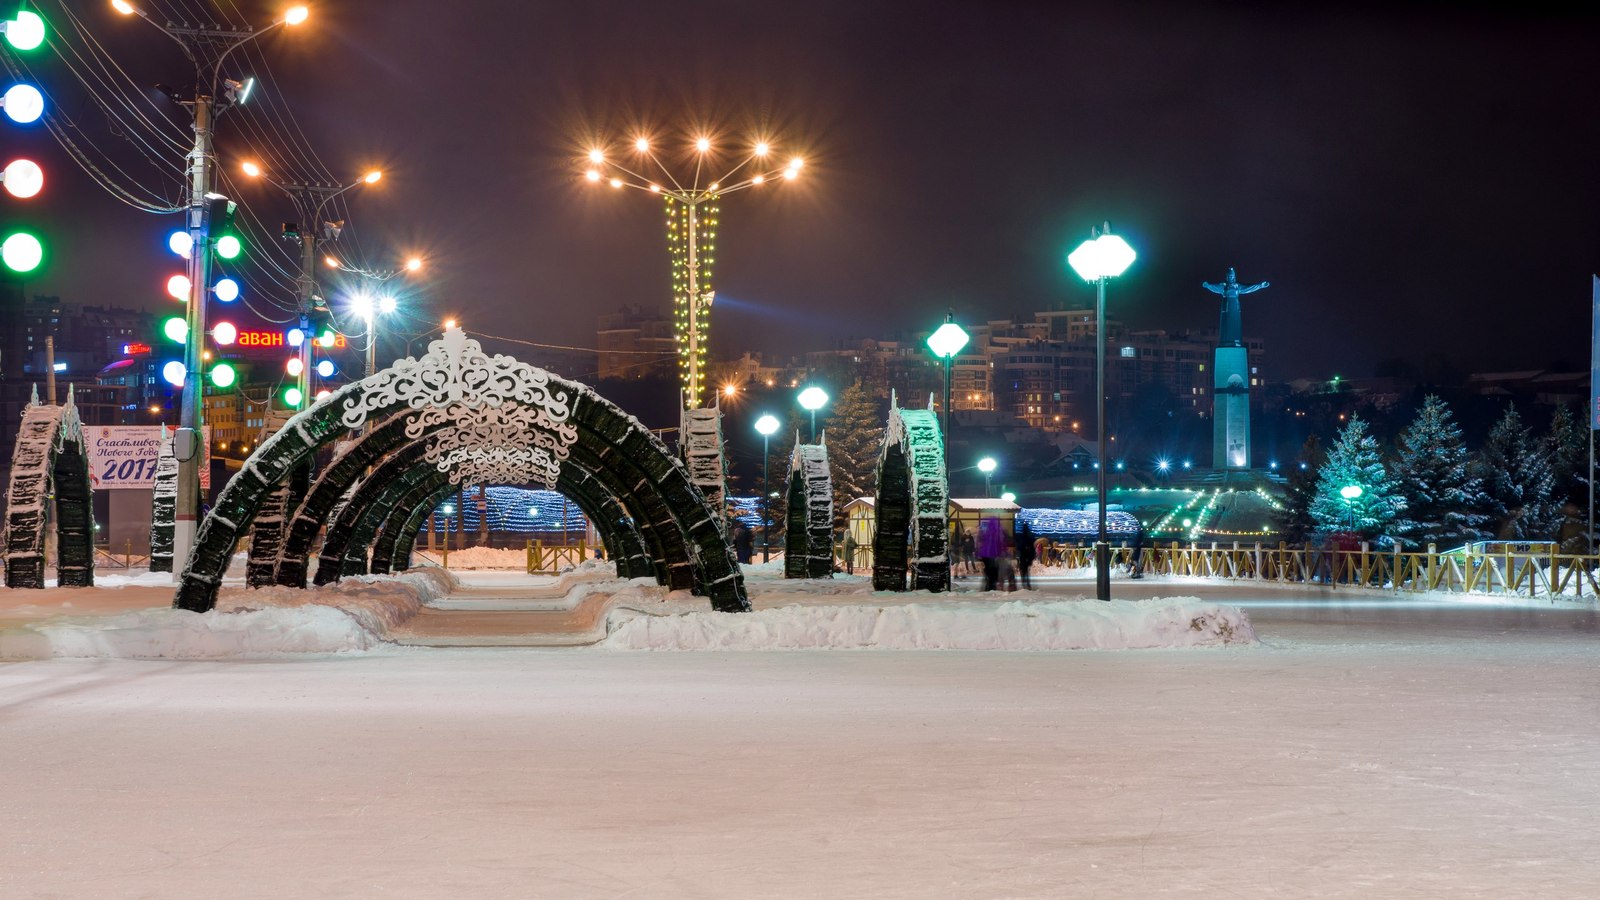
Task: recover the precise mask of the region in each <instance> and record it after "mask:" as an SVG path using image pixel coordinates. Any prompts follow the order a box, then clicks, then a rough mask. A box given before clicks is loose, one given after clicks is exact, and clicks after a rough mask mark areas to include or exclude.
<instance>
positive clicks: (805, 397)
mask: <svg viewBox="0 0 1600 900" xmlns="http://www.w3.org/2000/svg"><path fill="white" fill-rule="evenodd" d="M796 399H798V400H799V401H800V406H801V407H803V408H805V409H807V410H809V411H810V412H811V443H813V444H815V443H816V442H817V410H819V409H821V408H823V407H824V406H827V405H828V392H827V391H825V390H823V389H822V388H819V387H808V388H806V389H805V390H803V391H801V392H800V396H799V397H797V398H796Z"/></svg>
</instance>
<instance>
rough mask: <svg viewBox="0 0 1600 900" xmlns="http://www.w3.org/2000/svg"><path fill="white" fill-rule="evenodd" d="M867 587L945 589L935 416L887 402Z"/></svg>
mask: <svg viewBox="0 0 1600 900" xmlns="http://www.w3.org/2000/svg"><path fill="white" fill-rule="evenodd" d="M873 508H874V511H875V513H876V515H877V520H878V521H877V529H878V530H877V533H876V534H875V535H873V538H872V587H873V589H874V590H879V591H903V590H906V576H907V574H908V573H909V574H910V576H911V588H912V589H913V590H929V591H942V590H945V589H946V588H948V587H949V573H950V560H949V550H950V524H949V516H950V504H949V478H948V473H947V471H946V469H945V461H944V440H943V436H942V435H941V434H940V433H939V416H938V414H937V413H935V412H934V411H933V410H932V409H931V408H929V409H901V408H900V407H899V406H898V405H897V404H895V403H893V402H891V403H890V406H889V424H888V427H887V428H885V429H884V431H883V449H882V450H881V451H880V452H879V454H878V492H877V496H876V500H875V502H874V504H873Z"/></svg>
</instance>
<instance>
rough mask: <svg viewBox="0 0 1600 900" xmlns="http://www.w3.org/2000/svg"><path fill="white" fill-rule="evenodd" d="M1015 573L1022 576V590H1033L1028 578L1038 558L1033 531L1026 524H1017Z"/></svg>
mask: <svg viewBox="0 0 1600 900" xmlns="http://www.w3.org/2000/svg"><path fill="white" fill-rule="evenodd" d="M1016 543H1017V572H1018V573H1020V574H1021V575H1022V589H1023V590H1025V591H1031V590H1033V579H1032V578H1031V577H1030V576H1029V572H1030V570H1032V569H1033V563H1034V561H1035V560H1036V559H1037V558H1038V548H1037V546H1035V544H1034V542H1033V529H1032V528H1029V527H1028V523H1027V522H1019V523H1017V541H1016Z"/></svg>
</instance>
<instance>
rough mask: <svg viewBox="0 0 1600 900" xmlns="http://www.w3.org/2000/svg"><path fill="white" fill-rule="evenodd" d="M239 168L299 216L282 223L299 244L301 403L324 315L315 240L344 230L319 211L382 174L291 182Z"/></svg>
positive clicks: (256, 168)
mask: <svg viewBox="0 0 1600 900" xmlns="http://www.w3.org/2000/svg"><path fill="white" fill-rule="evenodd" d="M239 168H240V169H241V170H243V172H244V174H246V175H248V176H250V177H251V178H257V179H260V180H262V181H265V182H266V183H268V184H270V185H272V186H273V187H275V188H277V189H278V190H280V191H283V192H284V194H286V195H287V196H288V197H289V201H290V202H291V203H293V204H294V209H295V214H296V215H297V216H298V217H299V219H300V221H299V222H296V223H292V224H286V225H285V226H284V231H283V238H284V240H289V241H296V242H298V243H299V244H300V277H299V278H296V279H295V292H296V293H297V294H298V295H299V299H300V328H301V330H303V331H304V332H305V333H306V335H307V339H306V340H305V341H302V342H301V344H300V357H301V359H300V361H301V363H302V367H301V369H300V381H299V383H298V384H297V385H296V387H298V388H299V389H300V398H301V402H309V400H310V399H311V372H312V371H313V369H314V366H313V363H312V360H311V355H312V353H313V350H312V347H313V345H315V344H316V343H317V342H316V340H315V339H314V338H316V337H319V336H320V334H321V329H314V328H313V326H314V325H315V324H316V323H317V320H319V319H321V318H323V317H325V316H327V314H328V307H327V301H326V300H324V299H323V297H322V295H321V294H320V293H319V292H318V285H317V244H318V242H319V241H322V242H331V241H336V240H338V239H339V235H340V233H341V232H342V231H343V230H344V222H342V221H340V222H326V221H323V219H322V211H323V210H324V209H325V208H327V205H328V204H329V203H330V202H332V200H333V199H334V198H335V197H338V196H340V195H341V194H344V193H345V192H346V191H350V190H354V189H355V188H358V187H361V186H362V185H368V184H377V183H378V181H379V179H381V178H383V173H382V172H380V171H378V170H377V169H373V170H372V171H369V172H367V173H366V174H365V175H362V176H361V177H360V178H357V179H356V180H355V181H352V182H350V183H349V184H346V185H330V184H294V183H283V182H278V181H274V180H273V179H272V177H271V176H270V175H268V174H267V173H266V171H265V170H264V169H262V167H261V166H260V165H259V164H257V163H254V162H245V163H243V164H242V165H241V166H240V167H239ZM332 258H333V257H329V259H332Z"/></svg>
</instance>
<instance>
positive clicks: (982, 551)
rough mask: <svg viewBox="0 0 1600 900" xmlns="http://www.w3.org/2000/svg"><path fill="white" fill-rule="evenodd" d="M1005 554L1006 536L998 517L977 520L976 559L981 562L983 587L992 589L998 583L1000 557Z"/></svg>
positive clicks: (995, 588)
mask: <svg viewBox="0 0 1600 900" xmlns="http://www.w3.org/2000/svg"><path fill="white" fill-rule="evenodd" d="M1005 555H1006V537H1005V533H1004V530H1003V529H1002V528H1001V527H1000V520H999V519H983V520H981V521H980V522H978V559H979V561H981V562H982V563H983V589H984V590H986V591H993V590H997V589H998V588H999V584H1000V559H1001V557H1003V556H1005Z"/></svg>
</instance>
